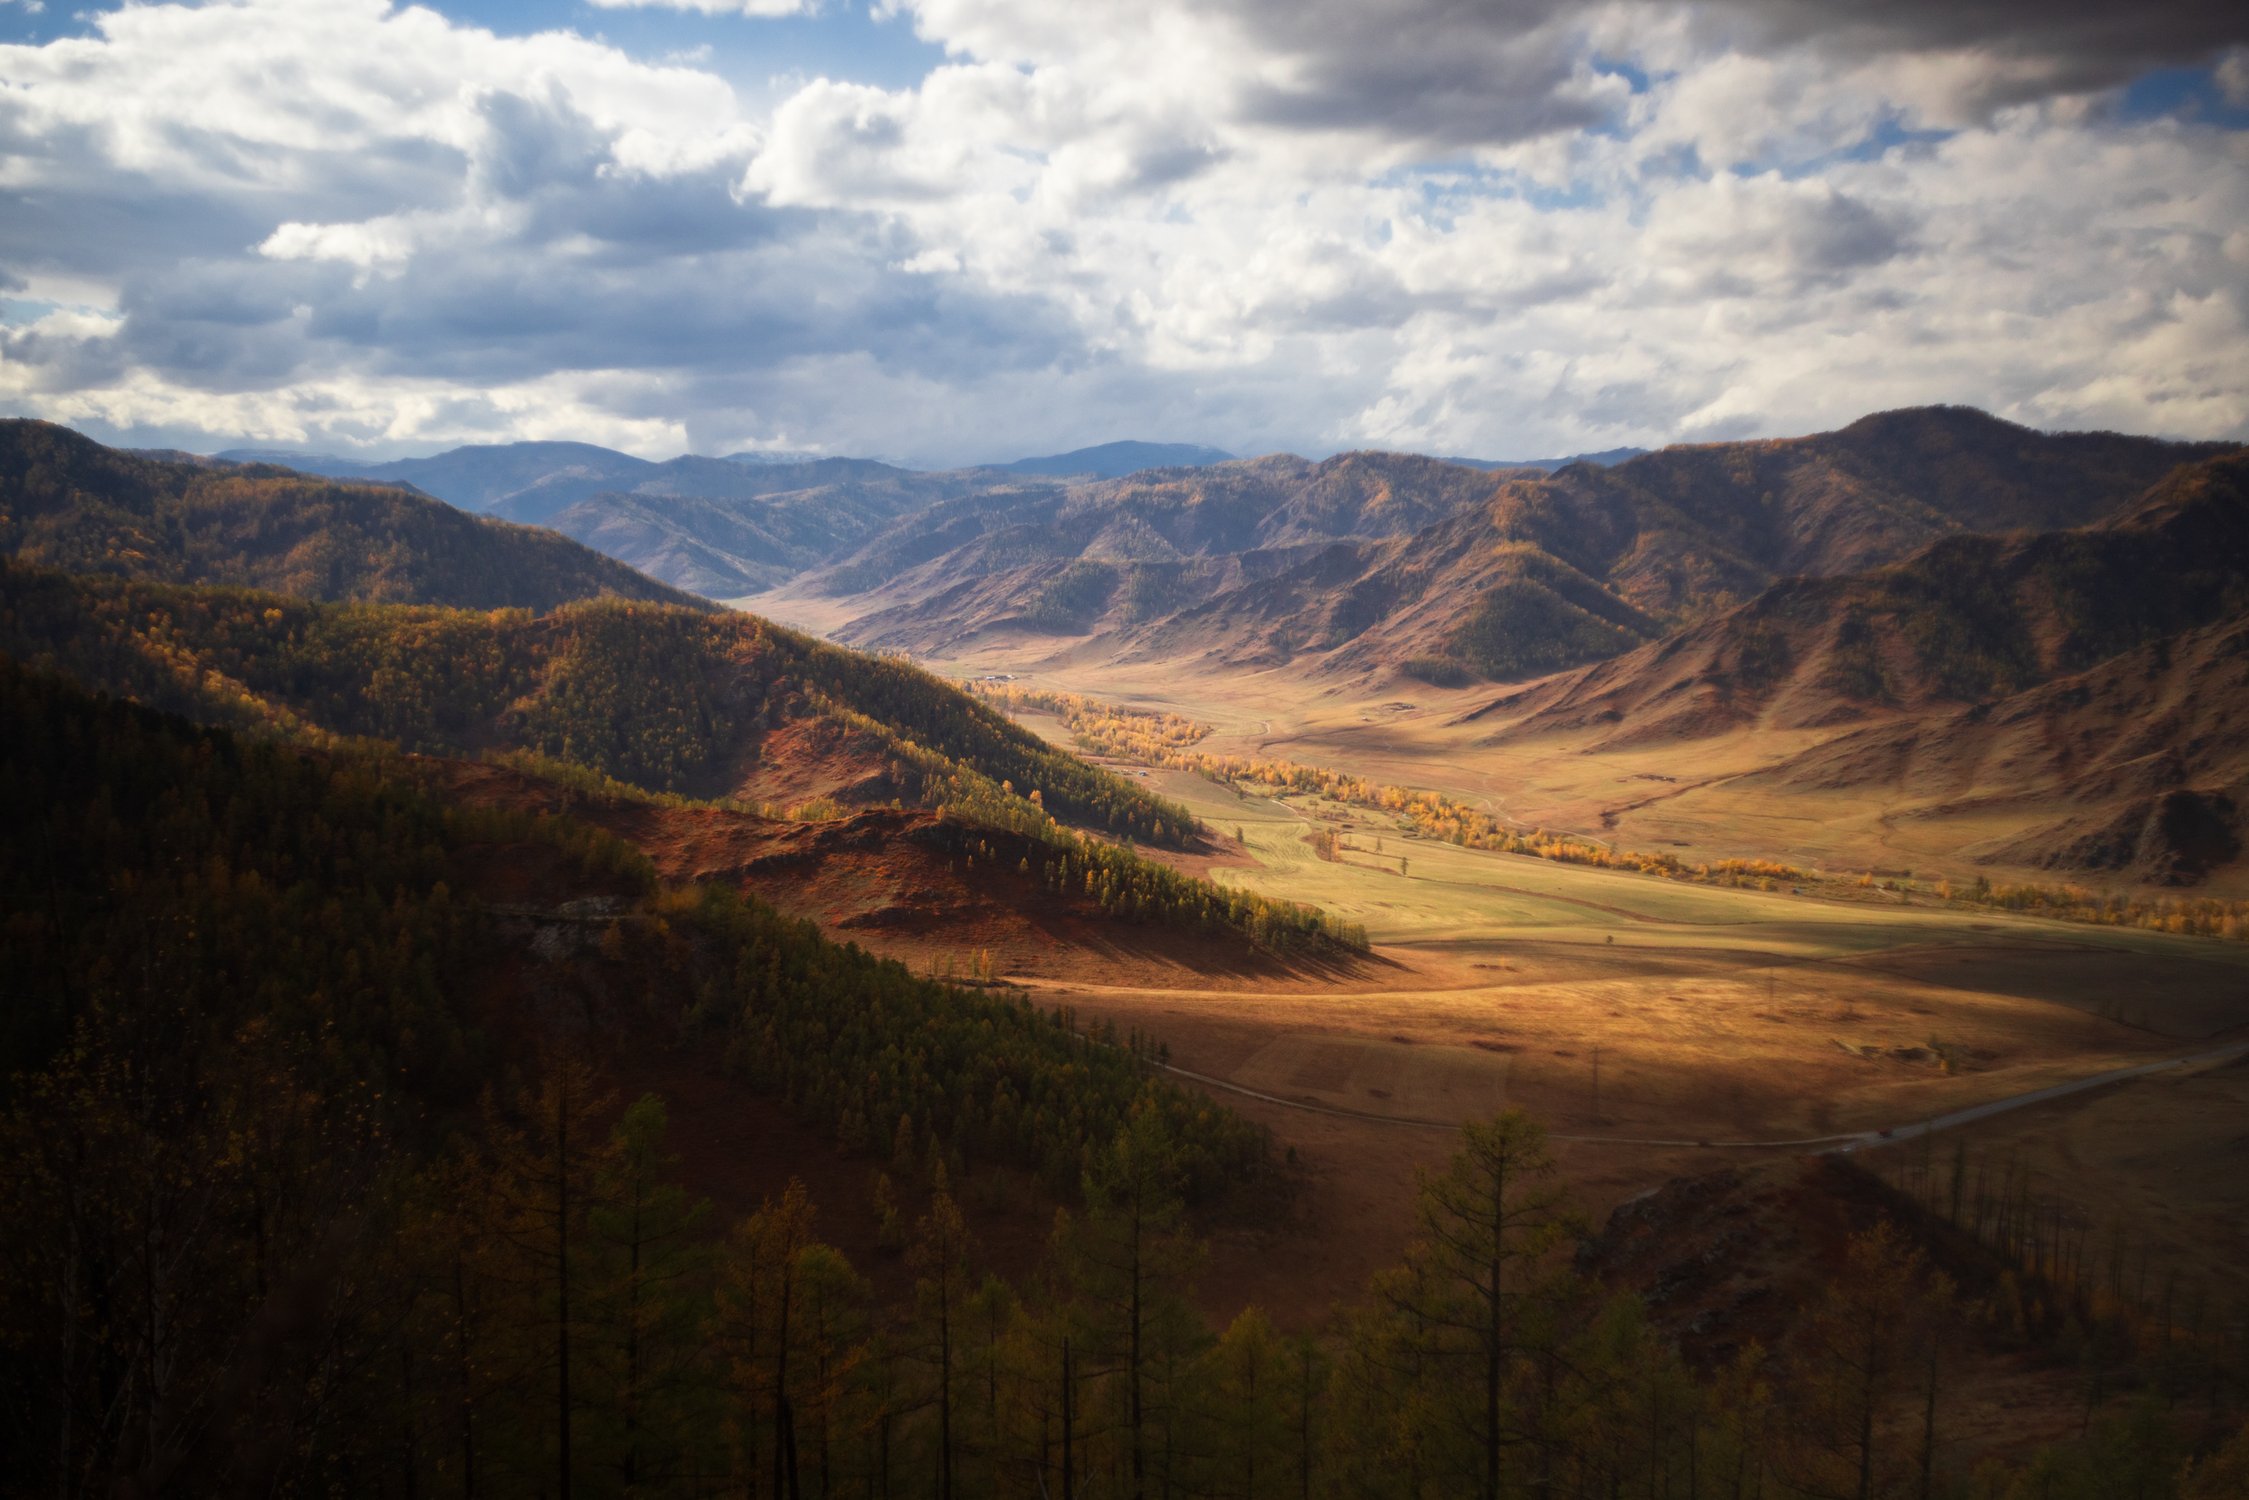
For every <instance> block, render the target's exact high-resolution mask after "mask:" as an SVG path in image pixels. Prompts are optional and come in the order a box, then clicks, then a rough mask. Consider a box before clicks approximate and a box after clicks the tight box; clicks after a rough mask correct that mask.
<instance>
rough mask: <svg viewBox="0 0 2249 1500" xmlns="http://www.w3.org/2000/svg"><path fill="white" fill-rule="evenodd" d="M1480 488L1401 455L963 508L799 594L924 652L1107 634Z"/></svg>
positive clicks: (1153, 475) (914, 523)
mask: <svg viewBox="0 0 2249 1500" xmlns="http://www.w3.org/2000/svg"><path fill="white" fill-rule="evenodd" d="M1494 482H1495V480H1494V476H1492V475H1489V474H1483V473H1479V472H1477V471H1475V470H1472V469H1463V468H1460V467H1459V466H1457V465H1453V464H1446V463H1442V462H1439V461H1438V460H1435V459H1429V458H1419V457H1413V456H1410V455H1405V454H1391V453H1348V454H1343V455H1340V456H1338V457H1335V458H1331V459H1326V460H1323V461H1321V462H1319V463H1312V462H1309V461H1307V460H1305V459H1301V458H1296V457H1292V456H1289V455H1285V454H1284V455H1276V456H1273V457H1269V458H1260V459H1250V460H1243V461H1237V462H1233V463H1226V464H1218V465H1214V466H1211V467H1208V468H1202V469H1192V470H1179V469H1171V470H1157V471H1153V472H1150V473H1144V474H1136V475H1133V476H1131V477H1129V478H1126V479H1120V480H1111V481H1107V482H1105V483H1100V484H1088V485H1077V486H1072V487H1070V488H1067V489H1063V488H1059V487H1057V488H1049V489H1045V490H1025V491H1022V492H1020V493H1016V494H1008V495H982V496H970V497H966V498H964V499H962V500H960V501H957V502H954V503H951V504H947V505H940V506H936V507H933V508H932V509H931V510H930V511H928V512H926V513H924V514H921V515H917V516H914V517H912V518H911V519H910V520H908V521H906V522H904V523H901V524H899V525H897V526H894V527H891V528H889V529H888V530H886V531H884V532H882V533H880V534H878V535H877V536H876V537H875V538H874V539H873V540H872V541H870V542H869V543H868V544H867V545H866V546H864V547H862V548H860V549H859V550H858V551H856V552H854V553H852V554H851V555H849V556H847V557H845V558H843V559H842V560H841V561H840V562H837V563H835V564H833V565H831V566H830V567H828V568H826V569H823V570H821V571H819V572H817V573H815V574H813V575H811V576H810V577H809V578H807V579H806V580H804V581H803V583H802V584H800V585H799V586H800V587H802V588H804V589H805V590H806V591H808V592H812V593H816V594H823V595H827V596H830V597H848V596H863V597H864V601H865V603H866V605H867V606H868V607H867V610H866V612H865V614H864V615H863V617H862V618H861V619H859V620H858V621H857V622H856V623H855V624H854V625H853V626H852V627H851V629H850V631H849V632H848V636H849V638H850V639H852V640H854V641H857V642H861V643H864V644H871V645H882V646H897V647H902V648H906V649H926V648H928V647H930V646H932V645H934V644H936V643H938V642H941V641H951V640H958V639H963V638H966V637H968V636H971V635H974V634H976V633H978V632H980V631H984V630H989V629H994V628H1018V629H1024V630H1028V631H1031V632H1033V633H1038V634H1052V635H1088V634H1099V633H1117V634H1120V635H1121V634H1122V633H1124V632H1129V631H1131V630H1133V629H1135V628H1137V627H1140V626H1143V625H1148V624H1151V623H1154V622H1158V621H1161V620H1163V619H1165V618H1166V617H1168V616H1171V615H1173V614H1175V613H1176V612H1178V611H1179V610H1180V609H1182V608H1183V607H1185V606H1187V605H1189V604H1190V603H1192V602H1193V601H1196V600H1201V599H1207V598H1209V597H1211V596H1212V595H1213V594H1224V593H1227V592H1229V591H1232V590H1235V589H1238V588H1241V587H1243V586H1245V585H1251V584H1256V583H1261V582H1264V581H1267V580H1271V579H1273V578H1276V577H1278V576H1281V575H1283V574H1285V573H1287V572H1289V571H1291V570H1292V569H1296V568H1299V567H1303V566H1307V565H1312V566H1323V567H1324V568H1325V571H1326V572H1328V573H1334V572H1335V571H1336V565H1335V564H1334V563H1333V562H1332V561H1330V562H1328V563H1326V564H1324V565H1322V564H1320V563H1319V559H1321V558H1322V557H1324V556H1326V555H1327V554H1329V553H1331V552H1332V551H1333V550H1334V548H1335V547H1336V546H1337V545H1338V544H1341V545H1342V546H1343V548H1344V551H1345V553H1346V554H1347V555H1348V556H1350V557H1353V558H1357V557H1360V556H1361V555H1362V554H1364V555H1367V556H1371V555H1373V553H1374V552H1375V551H1377V550H1379V549H1373V548H1366V547H1362V546H1361V545H1360V544H1365V543H1375V542H1379V541H1382V540H1384V539H1389V538H1396V537H1403V536H1408V535H1411V534H1412V533H1413V532H1415V531H1417V530H1419V529H1421V528H1422V527H1425V526H1427V525H1428V524H1430V523H1431V522H1432V521H1434V520H1436V519H1437V518H1439V517H1442V516H1447V515H1450V514H1453V513H1454V512H1456V511H1458V510H1460V509H1461V508H1462V507H1464V506H1467V505H1470V504H1473V503H1474V502H1475V501H1476V500H1478V499H1479V498H1481V497H1482V496H1484V495H1487V494H1488V493H1489V492H1490V491H1491V488H1492V486H1493V484H1494ZM1122 644H1123V642H1122V641H1121V640H1120V645H1122Z"/></svg>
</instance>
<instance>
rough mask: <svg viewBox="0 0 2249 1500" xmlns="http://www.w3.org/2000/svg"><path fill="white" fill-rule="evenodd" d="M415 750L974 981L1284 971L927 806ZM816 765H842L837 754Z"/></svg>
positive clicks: (1041, 849)
mask: <svg viewBox="0 0 2249 1500" xmlns="http://www.w3.org/2000/svg"><path fill="white" fill-rule="evenodd" d="M771 758H775V759H778V758H779V757H778V756H774V757H771ZM415 764H416V766H417V767H418V768H419V769H420V771H421V773H422V774H423V776H424V777H425V778H426V779H427V780H428V781H429V782H430V783H431V784H432V785H433V787H434V788H435V789H436V790H438V791H439V792H440V793H441V794H442V795H443V796H444V797H446V798H447V799H448V800H453V801H460V802H465V803H471V804H475V805H480V806H489V807H498V808H505V809H508V810H510V811H516V812H537V813H556V814H565V815H567V816H569V817H571V818H573V819H575V820H577V821H578V822H581V823H590V824H593V825H595V826H596V827H599V828H602V829H604V830H606V831H607V832H610V833H613V834H615V835H617V836H618V837H619V838H622V839H624V840H625V841H626V842H627V843H629V844H631V845H633V846H634V847H635V848H637V849H639V850H640V851H641V852H642V853H644V854H646V855H647V856H648V857H649V859H650V860H651V861H652V862H653V863H654V865H655V867H656V873H657V875H658V876H659V877H661V878H662V879H664V880H667V881H680V882H688V881H692V882H696V883H717V884H722V885H726V886H730V887H732V888H734V889H736V890H740V891H743V892H746V893H748V894H750V895H754V896H757V897H758V898H760V899H761V900H763V901H765V902H767V903H768V904H769V905H771V906H774V907H775V908H777V909H779V910H780V911H783V912H785V913H787V914H789V915H790V916H795V917H803V918H805V919H806V920H808V921H812V922H815V923H817V924H818V925H819V926H820V928H821V930H822V931H823V932H825V933H827V934H828V935H829V936H830V937H832V938H834V939H836V940H837V941H839V942H842V941H849V942H855V943H857V944H859V946H861V947H863V948H866V949H868V950H869V951H871V952H874V953H877V954H880V955H882V956H884V957H889V958H899V959H903V960H905V961H907V962H908V963H910V964H912V965H913V966H914V967H916V968H917V969H924V968H936V969H938V970H939V971H940V972H941V973H947V974H952V975H955V976H957V977H959V978H961V979H964V980H965V979H968V978H970V977H971V974H972V969H973V967H974V965H975V962H976V960H977V958H978V955H980V954H982V955H988V957H989V959H990V964H991V969H992V971H993V972H994V973H1004V974H1020V975H1028V976H1033V977H1058V976H1068V975H1082V974H1083V973H1085V972H1086V966H1087V965H1088V964H1089V963H1092V964H1098V965H1099V966H1100V969H1101V972H1103V973H1105V974H1113V975H1116V976H1118V977H1119V978H1120V980H1121V981H1131V982H1147V983H1161V982H1166V981H1170V980H1176V978H1177V977H1178V976H1179V974H1180V971H1182V970H1186V971H1190V972H1192V973H1195V974H1201V975H1210V974H1216V973H1228V974H1234V975H1237V976H1245V975H1249V974H1253V973H1265V972H1271V973H1282V972H1288V971H1287V970H1286V968H1285V966H1283V965H1282V964H1281V963H1280V962H1279V961H1277V960H1276V959H1274V958H1273V956H1272V955H1270V954H1268V953H1265V952H1263V951H1260V950H1257V949H1253V948H1251V947H1249V946H1248V945H1246V944H1244V943H1242V942H1241V941H1240V940H1239V938H1238V937H1235V936H1233V935H1231V934H1220V933H1207V934H1206V933H1194V932H1187V931H1182V930H1179V929H1176V928H1171V927H1164V926H1157V925H1152V924H1148V923H1135V922H1130V921H1126V920H1123V919H1120V918H1118V917H1115V916H1111V915H1109V914H1106V913H1104V912H1103V911H1102V910H1101V909H1100V907H1099V906H1097V905H1096V904H1095V903H1094V902H1092V901H1090V900H1088V899H1086V898H1085V897H1084V896H1083V895H1082V894H1078V893H1071V894H1064V893H1061V892H1057V891H1055V890H1054V889H1052V887H1051V886H1050V885H1049V884H1048V883H1047V882H1046V881H1045V880H1043V879H1042V878H1041V875H1040V872H1041V870H1042V868H1043V866H1044V863H1045V861H1046V860H1047V859H1048V858H1049V857H1050V856H1051V850H1050V848H1049V847H1048V846H1046V845H1044V844H1042V843H1041V842H1040V841H1039V840H1036V839H1033V838H1030V837H1027V836H1025V835H1022V834H1018V833H1010V832H1006V831H1003V830H999V829H993V828H988V827H980V826H976V825H974V824H970V823H965V822H962V821H960V820H959V819H956V818H951V817H947V816H945V815H943V814H940V813H936V812H932V811H929V810H927V809H924V808H905V809H898V808H887V807H872V808H861V809H859V810H857V811H853V812H849V813H838V814H836V815H833V816H827V817H819V818H785V817H772V816H766V815H762V814H759V813H753V812H746V811H742V810H739V809H735V808H728V807H713V806H697V805H687V806H680V805H670V804H665V803H661V802H649V801H642V800H636V799H633V798H628V797H620V796H614V795H605V794H602V793H599V792H590V791H586V790H583V789H578V788H573V787H570V786H566V785H564V784H562V783H559V782H556V781H553V780H549V779H546V778H544V777H541V776H539V775H536V774H534V773H532V772H529V771H525V770H522V769H519V768H517V767H513V766H507V765H498V764H493V763H489V762H478V761H461V760H447V759H441V758H418V759H417V760H416V762H415ZM776 769H777V770H778V768H776ZM805 774H806V775H807V779H817V778H818V777H819V776H822V775H831V774H833V763H832V761H830V762H828V763H826V764H824V765H823V767H822V768H821V769H820V770H819V771H814V772H810V773H805Z"/></svg>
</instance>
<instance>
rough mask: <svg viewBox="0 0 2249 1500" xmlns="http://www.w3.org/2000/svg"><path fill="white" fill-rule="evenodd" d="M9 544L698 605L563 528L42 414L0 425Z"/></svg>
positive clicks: (329, 579)
mask: <svg viewBox="0 0 2249 1500" xmlns="http://www.w3.org/2000/svg"><path fill="white" fill-rule="evenodd" d="M0 555H6V556H10V557H16V558H20V559H22V560H24V561H26V562H30V563H36V564H40V565H43V566H47V567H53V568H61V569H66V570H69V571H72V572H80V573H102V574H109V575H113V576H120V577H128V578H148V579H156V580H161V581H163V582H167V583H199V584H232V585H239V586H244V587H250V588H264V589H272V590H274V591H276V592H279V593H287V594H294V595H297V596H299V597H301V598H307V599H348V600H359V601H366V602H390V603H417V604H447V605H454V606H458V607H462V608H469V609H501V608H517V609H552V608H554V607H555V606H556V605H558V604H563V603H566V602H568V601H570V600H573V599H592V598H597V597H601V596H605V595H608V596H615V597H618V598H623V599H647V600H663V601H666V602H669V603H674V604H688V603H691V602H694V601H692V600H691V599H690V598H689V596H686V595H683V594H680V593H678V592H676V591H674V590H672V589H670V588H667V587H666V586H664V585H663V584H660V583H658V582H656V581H655V580H653V579H651V578H648V577H645V576H643V575H642V574H640V573H637V572H635V571H633V570H632V569H631V568H629V567H626V566H625V565H623V564H622V563H619V562H616V561H614V560H612V559H610V558H607V557H603V556H601V555H600V554H599V553H596V552H592V551H589V550H588V549H586V548H584V547H581V546H579V545H578V544H577V543H575V542H572V541H570V540H569V539H568V538H565V537H560V536H556V535H555V534H554V533H552V532H547V531H538V530H534V529H532V528H530V527H525V526H511V525H508V524H506V523H504V522H499V521H491V520H484V519H480V518H478V517H474V516H468V515H464V514H462V513H461V512H460V511H459V510H457V509H455V508H454V507H452V506H450V505H447V504H444V503H442V502H441V501H438V500H433V499H431V498H429V497H428V496H425V495H420V494H416V493H413V492H412V491H409V490H406V489H401V488H399V487H397V486H395V485H381V484H363V483H350V482H334V481H328V480H321V479H310V478H306V477H305V476H303V475H300V474H295V473H291V472H288V471H286V470H282V469H276V468H271V467H267V466H262V465H249V466H232V465H223V464H212V463H203V462H194V461H189V460H176V461H174V460H162V459H154V458H148V457H142V456H139V455H135V454H129V453H122V452H119V451H117V450H115V449H111V448H104V447H103V446H101V445H100V444H99V443H95V442H93V441H91V440H90V439H87V438H84V437H81V436H79V435H78V434H77V433H75V432H72V431H71V430H70V429H68V428H66V427H57V426H55V425H53V424H52V423H47V422H30V421H5V422H0Z"/></svg>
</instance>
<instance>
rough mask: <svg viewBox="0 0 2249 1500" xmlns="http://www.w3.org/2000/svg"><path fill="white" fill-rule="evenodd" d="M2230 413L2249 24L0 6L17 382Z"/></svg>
mask: <svg viewBox="0 0 2249 1500" xmlns="http://www.w3.org/2000/svg"><path fill="white" fill-rule="evenodd" d="M1933 402H1954V403H1964V404H1969V405H1974V406H1979V407H1982V408H1984V409H1986V410H1988V411H1992V412H1995V413H1997V414H1999V415H2001V416H2004V417H2007V418H2010V419H2012V420H2015V421H2018V422H2022V423H2025V424H2028V425H2031V426H2036V427H2041V428H2048V429H2058V428H2112V429H2119V430H2125V431H2134V432H2148V433H2160V434H2164V435H2169V436H2178V437H2199V438H2219V437H2233V438H2249V6H2243V5H2239V4H2224V3H2194V4H2182V3H2176V0H2139V3H2134V4H2129V5H2119V4H2116V3H2114V0H2038V3H2021V0H1881V3H1872V0H1707V3H1699V4H1678V3H1671V0H1660V3H1659V0H1609V3H1594V4H1571V3H1565V0H1069V3H1062V0H879V3H876V4H873V5H870V4H869V3H867V0H599V3H592V0H555V3H534V0H439V3H435V4H431V5H426V6H425V5H405V4H394V3H391V0H212V3H204V4H131V5H122V6H120V5H114V4H109V5H105V4H98V3H97V4H88V5H78V6H74V5H72V4H71V3H70V0H44V3H43V4H42V3H40V0H0V414H10V415H20V416H37V417H44V418H48V419H50V420H54V421H58V422H63V423H67V424H69V425H71V426H73V427H77V428H79V429H80V430H82V431H85V432H87V433H90V434H92V435H93V436H95V437H97V438H101V439H102V440H104V441H110V442H122V443H130V444H134V445H139V446H173V447H184V448H191V449H196V450H199V451H212V450H216V449H220V448H226V447H232V446H257V447H268V448H284V449H300V450H314V451H326V452H332V453H340V454H355V455H365V456H369V457H392V456H398V455H403V454H412V453H427V452H432V451H435V450H437V449H441V448H445V447H450V446H453V445H456V444H461V443H472V442H505V441H510V440H515V439H525V438H568V439H576V440H581V441H586V442H594V443H601V444H605V445H608V446H611V447H616V448H621V449H625V450H627V451H630V452H634V453H638V454H641V455H643V456H646V457H651V458H663V457H668V456H671V455H673V454H676V453H680V452H683V451H692V452H701V453H727V452H734V451H738V450H742V449H751V448H759V449H780V450H790V451H803V450H810V451H817V452H823V453H846V454H865V455H874V456H882V457H888V458H891V459H894V460H898V461H904V462H910V463H918V464H927V465H944V464H951V463H959V462H972V461H982V460H995V459H1005V458H1009V457H1014V456H1018V455H1022V454H1030V453H1045V452H1054V451H1060V450H1065V449H1070V448H1076V447H1080V446H1085V445H1088V444H1093V443H1099V442H1105V441H1110V440H1113V439H1119V438H1141V439H1148V440H1154V441H1169V442H1194V443H1205V444H1210V445H1213V446H1216V447H1220V448H1224V449H1227V450H1229V451H1232V452H1235V453H1241V454H1251V453H1264V452H1274V451H1283V450H1287V451H1294V452H1298V453H1304V454H1310V455H1320V454H1326V453H1331V452H1335V451H1340V450H1344V449H1352V448H1391V449H1405V450H1413V451H1420V452H1432V453H1440V454H1460V455H1467V456H1473V457H1484V458H1530V457H1544V456H1549V455H1558V454H1567V453H1574V452H1581V451H1589V450H1597V449H1606V448H1610V447H1616V446H1620V445H1639V446H1658V445H1661V444H1663V443H1667V442H1673V441H1716V440H1725V439H1733V438H1741V437H1753V436H1781V435H1789V434H1795V433H1802V432H1811V431H1819V430H1823V429H1827V428H1832V427H1836V426H1840V425H1842V424H1844V423H1847V422H1849V421H1850V420H1852V419H1853V418H1855V417H1857V416H1860V415H1863V414H1865V413H1866V412H1869V411H1875V410H1884V409H1888V408H1893V407H1898V406H1907V405H1919V404H1924V403H1933Z"/></svg>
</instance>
